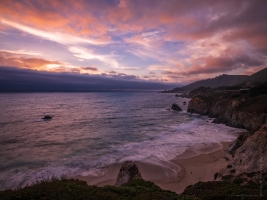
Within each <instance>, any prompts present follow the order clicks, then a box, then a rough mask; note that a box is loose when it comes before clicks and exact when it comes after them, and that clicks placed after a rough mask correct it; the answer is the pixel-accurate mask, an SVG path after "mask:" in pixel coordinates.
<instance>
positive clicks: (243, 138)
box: [227, 133, 249, 155]
mask: <svg viewBox="0 0 267 200" xmlns="http://www.w3.org/2000/svg"><path fill="white" fill-rule="evenodd" d="M248 137H249V133H241V134H240V135H239V136H238V137H237V139H236V140H235V141H234V142H233V143H231V144H230V146H229V148H228V150H227V151H228V153H230V154H232V155H233V154H234V153H235V151H236V150H237V149H238V148H239V147H241V146H242V145H243V144H244V142H245V141H246V139H247V138H248Z"/></svg>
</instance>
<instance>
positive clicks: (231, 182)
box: [183, 175, 267, 200]
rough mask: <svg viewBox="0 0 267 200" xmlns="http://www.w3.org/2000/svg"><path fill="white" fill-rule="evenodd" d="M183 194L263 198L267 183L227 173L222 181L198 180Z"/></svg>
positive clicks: (221, 199)
mask: <svg viewBox="0 0 267 200" xmlns="http://www.w3.org/2000/svg"><path fill="white" fill-rule="evenodd" d="M183 194H184V195H190V196H193V197H197V198H199V199H205V200H217V199H218V200H240V199H244V200H254V199H255V200H256V199H257V200H263V199H266V196H267V185H260V184H256V183H253V182H250V181H247V180H246V179H244V178H242V177H241V176H238V177H233V176H231V175H228V176H225V177H223V179H222V181H212V182H205V183H203V182H198V183H197V184H195V185H192V186H188V187H187V188H186V190H185V191H184V193H183Z"/></svg>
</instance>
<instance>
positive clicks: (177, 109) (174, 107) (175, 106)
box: [171, 103, 182, 111]
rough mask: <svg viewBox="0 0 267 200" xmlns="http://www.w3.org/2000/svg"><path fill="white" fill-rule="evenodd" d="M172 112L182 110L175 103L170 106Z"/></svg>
mask: <svg viewBox="0 0 267 200" xmlns="http://www.w3.org/2000/svg"><path fill="white" fill-rule="evenodd" d="M171 109H172V110H176V111H181V110H182V108H180V106H178V105H177V104H176V103H174V104H172V108H171Z"/></svg>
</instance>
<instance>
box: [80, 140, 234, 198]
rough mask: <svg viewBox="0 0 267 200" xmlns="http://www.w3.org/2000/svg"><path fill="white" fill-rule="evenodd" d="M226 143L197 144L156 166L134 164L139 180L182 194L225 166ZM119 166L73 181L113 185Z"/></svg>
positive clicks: (153, 163) (155, 162) (152, 163)
mask: <svg viewBox="0 0 267 200" xmlns="http://www.w3.org/2000/svg"><path fill="white" fill-rule="evenodd" d="M229 144H230V142H225V143H221V144H217V145H206V144H201V145H200V146H199V145H198V146H197V149H198V152H197V153H196V150H195V149H196V147H195V146H193V147H192V148H190V149H188V150H186V151H185V152H184V153H183V154H181V155H178V156H177V157H176V158H174V159H173V160H171V161H170V162H165V161H162V162H159V161H158V160H155V158H149V159H148V160H146V161H144V162H140V161H138V162H136V164H137V166H138V168H139V170H140V172H141V175H142V178H143V179H144V180H148V181H152V182H154V183H155V184H156V185H158V186H159V187H161V188H162V189H165V190H171V191H174V192H176V193H178V194H180V193H182V192H183V191H184V189H185V188H186V187H187V186H188V185H192V184H195V183H197V182H199V181H203V182H206V181H212V180H214V174H215V173H216V172H217V171H218V170H219V169H221V168H223V167H225V166H226V165H227V161H226V159H225V158H224V157H228V158H230V155H229V154H227V153H226V152H225V149H226V148H227V147H228V146H229ZM120 167H121V165H114V166H112V167H109V168H107V169H105V170H104V171H102V174H100V175H98V176H93V175H87V176H86V175H83V176H82V175H80V176H77V177H75V178H77V179H80V180H85V181H86V182H87V183H88V184H89V185H97V186H100V187H102V186H105V185H114V184H115V182H116V178H117V175H118V173H119V170H120Z"/></svg>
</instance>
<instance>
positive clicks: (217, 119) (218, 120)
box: [212, 116, 225, 124]
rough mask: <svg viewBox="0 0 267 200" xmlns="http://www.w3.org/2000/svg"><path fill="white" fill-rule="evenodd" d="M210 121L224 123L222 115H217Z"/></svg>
mask: <svg viewBox="0 0 267 200" xmlns="http://www.w3.org/2000/svg"><path fill="white" fill-rule="evenodd" d="M212 123H215V124H225V119H224V118H223V117H222V116H220V117H218V118H215V119H214V120H213V121H212Z"/></svg>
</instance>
